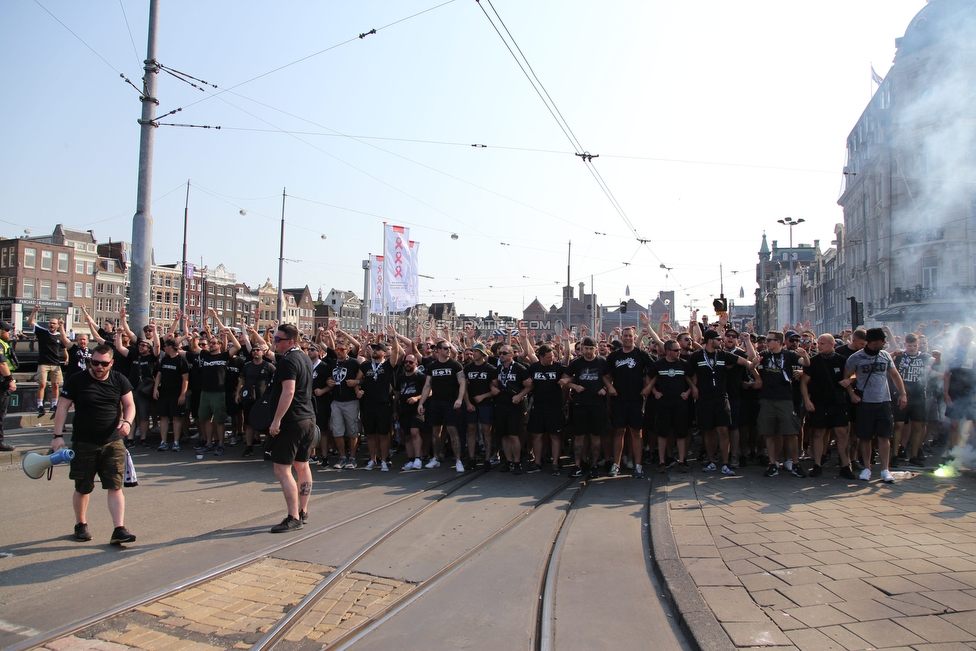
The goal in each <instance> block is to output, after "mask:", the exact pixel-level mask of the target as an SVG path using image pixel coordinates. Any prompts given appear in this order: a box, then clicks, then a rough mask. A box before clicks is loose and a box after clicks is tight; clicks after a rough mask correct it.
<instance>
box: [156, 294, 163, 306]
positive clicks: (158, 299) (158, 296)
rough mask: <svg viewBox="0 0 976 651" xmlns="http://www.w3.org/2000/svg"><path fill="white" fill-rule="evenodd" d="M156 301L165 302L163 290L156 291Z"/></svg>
mask: <svg viewBox="0 0 976 651" xmlns="http://www.w3.org/2000/svg"><path fill="white" fill-rule="evenodd" d="M156 302H157V303H162V302H163V293H162V292H156Z"/></svg>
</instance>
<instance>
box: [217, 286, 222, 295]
mask: <svg viewBox="0 0 976 651" xmlns="http://www.w3.org/2000/svg"><path fill="white" fill-rule="evenodd" d="M223 295H224V288H223V287H218V288H217V296H223Z"/></svg>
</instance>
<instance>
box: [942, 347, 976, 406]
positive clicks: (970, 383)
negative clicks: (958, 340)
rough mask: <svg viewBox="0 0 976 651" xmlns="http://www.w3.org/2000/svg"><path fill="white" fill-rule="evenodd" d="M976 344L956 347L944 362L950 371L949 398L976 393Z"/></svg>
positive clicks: (945, 356) (943, 358)
mask: <svg viewBox="0 0 976 651" xmlns="http://www.w3.org/2000/svg"><path fill="white" fill-rule="evenodd" d="M974 347H976V344H970V345H969V347H967V348H962V347H959V346H956V347H955V348H953V349H952V350H951V351H950V352H949V354H948V355H943V356H942V360H943V363H945V364H946V365H947V366H948V369H949V397H950V398H959V397H962V396H968V395H971V394H973V393H976V349H974Z"/></svg>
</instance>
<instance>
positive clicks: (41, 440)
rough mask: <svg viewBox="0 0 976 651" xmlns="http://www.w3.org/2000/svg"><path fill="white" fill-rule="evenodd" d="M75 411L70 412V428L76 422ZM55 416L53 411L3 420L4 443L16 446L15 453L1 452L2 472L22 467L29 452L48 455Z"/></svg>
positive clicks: (9, 416) (0, 466)
mask: <svg viewBox="0 0 976 651" xmlns="http://www.w3.org/2000/svg"><path fill="white" fill-rule="evenodd" d="M74 417H75V412H74V410H72V411H69V412H68V418H67V422H66V423H65V424H66V425H68V426H69V427H70V425H71V422H72V421H73V420H74ZM53 428H54V414H53V413H52V412H51V410H50V409H49V410H48V413H47V414H46V415H44V416H38V415H37V414H36V413H33V412H32V413H20V414H7V416H6V418H4V419H3V432H4V441H5V442H6V443H9V444H10V445H12V446H14V450H13V452H0V470H3V469H4V468H7V467H8V466H18V467H19V466H20V464H21V462H22V461H23V458H24V455H26V454H27V453H28V452H37V453H40V454H46V453H47V450H48V449H49V448H50V447H51V434H52V432H54V429H53Z"/></svg>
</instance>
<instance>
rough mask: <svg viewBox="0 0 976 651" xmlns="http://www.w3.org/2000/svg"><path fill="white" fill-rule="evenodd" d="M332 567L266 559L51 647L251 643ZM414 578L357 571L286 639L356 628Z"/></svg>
mask: <svg viewBox="0 0 976 651" xmlns="http://www.w3.org/2000/svg"><path fill="white" fill-rule="evenodd" d="M332 571H333V568H330V567H325V566H322V565H315V564H313V563H304V562H298V561H288V560H280V559H274V558H267V559H264V560H262V561H259V562H257V563H254V564H252V565H249V566H247V567H244V568H242V569H240V570H236V571H234V572H232V573H230V574H227V575H224V576H221V577H219V578H216V579H213V580H211V581H208V582H206V583H203V584H201V585H198V586H195V587H193V588H189V589H187V590H184V591H182V592H179V593H177V594H175V595H173V596H170V597H166V598H163V599H160V600H158V601H156V602H153V603H151V604H147V605H144V606H140V607H139V608H137V609H136V610H134V611H132V612H130V613H126V614H124V615H121V616H119V617H116V618H113V619H112V620H109V621H107V622H104V623H101V624H98V625H96V626H94V627H92V628H91V629H88V630H87V631H85V632H83V633H79V634H76V635H71V636H66V637H63V638H60V639H58V640H55V641H54V642H51V643H49V644H47V645H45V647H44V648H46V649H50V650H51V651H128V650H141V651H217V650H221V649H249V648H250V647H251V645H252V644H254V643H255V642H257V641H258V639H260V637H261V636H262V635H263V633H264V632H265V631H267V630H268V629H269V628H270V627H271V626H272V625H274V624H275V622H277V621H278V620H279V619H281V617H282V616H283V615H284V614H285V613H286V612H288V611H289V610H290V609H291V608H292V607H293V606H295V605H296V604H297V603H298V602H299V601H301V600H302V599H303V598H304V597H305V596H306V595H307V594H308V593H309V592H311V590H312V589H313V588H314V587H315V586H316V585H318V584H319V583H320V582H321V581H322V580H323V579H324V578H325V577H327V576H328V575H329V574H330V573H331V572H332ZM413 588H414V586H413V585H412V584H410V583H405V582H403V581H397V580H393V579H385V578H381V577H374V576H369V575H366V574H360V573H356V572H352V573H350V574H348V575H347V576H345V577H343V578H342V580H340V581H339V582H338V583H337V584H336V585H335V586H333V587H332V588H331V589H330V590H329V591H328V592H327V593H326V594H325V595H324V597H323V598H322V599H321V601H319V602H318V603H317V604H316V605H315V607H314V608H313V609H312V610H311V611H310V612H309V613H308V614H307V615H306V616H305V618H304V619H303V620H302V621H301V622H300V623H299V624H298V626H296V627H295V628H293V629H292V630H291V631H290V632H289V633H288V635H287V636H286V637H285V638H284V641H285V642H301V641H304V640H309V641H312V642H316V643H318V644H319V645H324V644H326V643H328V642H329V641H331V640H332V639H334V638H335V637H338V636H339V635H341V634H343V633H344V632H345V631H347V630H349V629H351V628H354V627H356V626H358V625H359V624H360V623H362V622H363V621H364V620H365V619H366V618H368V617H369V616H370V615H372V614H373V612H375V611H378V610H379V609H381V608H382V607H383V606H385V605H386V604H388V603H390V602H391V601H393V600H395V599H398V598H400V597H401V596H402V595H404V594H406V593H408V592H410V591H411V590H412V589H413Z"/></svg>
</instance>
